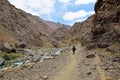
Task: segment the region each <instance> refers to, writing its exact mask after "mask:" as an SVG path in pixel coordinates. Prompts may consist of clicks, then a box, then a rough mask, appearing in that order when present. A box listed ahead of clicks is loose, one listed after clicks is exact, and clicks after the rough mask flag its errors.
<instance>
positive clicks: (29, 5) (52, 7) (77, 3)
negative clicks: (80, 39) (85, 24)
mask: <svg viewBox="0 0 120 80" xmlns="http://www.w3.org/2000/svg"><path fill="white" fill-rule="evenodd" d="M9 1H10V2H11V3H12V4H13V5H15V6H16V7H17V8H20V9H22V10H24V11H26V12H28V13H31V14H33V15H37V16H40V17H41V18H42V19H44V20H49V21H54V22H60V23H64V24H68V25H73V24H74V23H75V22H82V21H84V20H85V19H87V18H88V17H89V16H90V15H92V14H94V4H95V2H96V1H97V0H9Z"/></svg>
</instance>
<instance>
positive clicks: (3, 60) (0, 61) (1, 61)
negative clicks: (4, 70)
mask: <svg viewBox="0 0 120 80" xmlns="http://www.w3.org/2000/svg"><path fill="white" fill-rule="evenodd" d="M4 63H5V59H4V58H2V57H0V66H1V65H3V64H4Z"/></svg>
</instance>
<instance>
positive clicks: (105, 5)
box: [71, 0, 120, 49]
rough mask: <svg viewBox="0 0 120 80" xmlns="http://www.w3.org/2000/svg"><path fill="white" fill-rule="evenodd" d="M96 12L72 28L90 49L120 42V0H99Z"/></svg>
mask: <svg viewBox="0 0 120 80" xmlns="http://www.w3.org/2000/svg"><path fill="white" fill-rule="evenodd" d="M94 9H95V14H94V15H93V16H91V17H89V18H88V19H87V20H86V21H84V22H82V23H75V25H74V26H73V28H72V29H71V33H73V32H75V33H74V35H78V34H79V35H80V36H79V37H81V39H82V40H81V41H82V44H84V45H87V48H88V49H92V48H98V47H99V48H106V47H110V46H111V47H113V46H116V44H119V42H120V1H119V0H97V2H96V4H95V8H94Z"/></svg>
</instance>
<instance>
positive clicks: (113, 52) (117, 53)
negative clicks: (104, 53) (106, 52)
mask: <svg viewBox="0 0 120 80" xmlns="http://www.w3.org/2000/svg"><path fill="white" fill-rule="evenodd" d="M111 55H112V56H120V52H117V51H115V50H112V51H111Z"/></svg>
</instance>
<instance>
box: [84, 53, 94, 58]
mask: <svg viewBox="0 0 120 80" xmlns="http://www.w3.org/2000/svg"><path fill="white" fill-rule="evenodd" d="M94 57H95V54H94V53H88V54H87V55H86V58H94Z"/></svg>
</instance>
